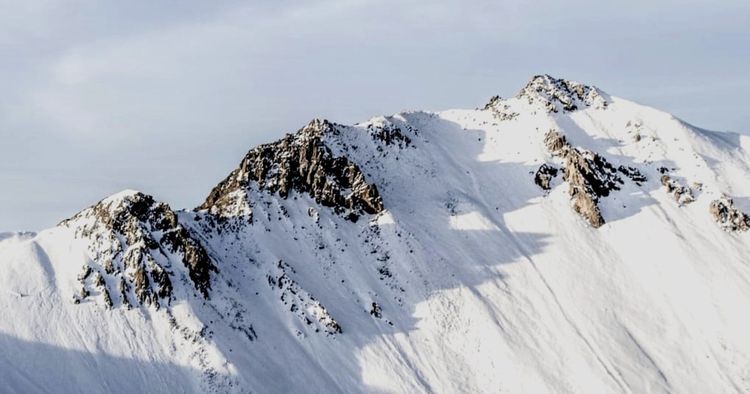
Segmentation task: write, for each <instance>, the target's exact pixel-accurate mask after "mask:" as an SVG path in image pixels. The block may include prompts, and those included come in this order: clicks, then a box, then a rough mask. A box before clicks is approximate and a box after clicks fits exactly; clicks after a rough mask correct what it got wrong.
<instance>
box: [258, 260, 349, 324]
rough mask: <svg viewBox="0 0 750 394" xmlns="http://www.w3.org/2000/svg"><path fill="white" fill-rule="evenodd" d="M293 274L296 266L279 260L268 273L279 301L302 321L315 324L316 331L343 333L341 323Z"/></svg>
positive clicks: (269, 283)
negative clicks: (272, 271) (300, 284)
mask: <svg viewBox="0 0 750 394" xmlns="http://www.w3.org/2000/svg"><path fill="white" fill-rule="evenodd" d="M293 274H295V271H294V268H292V267H291V266H289V265H288V264H286V263H285V262H283V261H279V262H278V264H277V265H276V270H275V272H274V273H271V274H268V275H267V279H268V285H269V286H270V287H271V288H272V289H274V290H276V291H278V293H279V301H280V302H282V303H283V304H284V306H286V307H287V308H289V311H290V312H292V313H293V314H295V315H296V316H297V318H298V319H299V320H300V321H301V322H302V323H304V324H305V325H308V326H313V327H314V328H315V332H321V331H322V332H325V333H326V334H328V335H336V334H341V333H342V332H343V331H342V329H341V326H340V325H339V323H338V322H336V320H335V319H334V318H333V317H332V316H331V314H330V313H329V312H328V310H327V309H326V308H325V307H324V306H323V305H322V304H321V303H320V302H319V301H318V300H316V299H315V297H313V296H312V295H311V294H310V293H308V292H307V291H305V290H304V289H302V288H301V287H300V286H299V284H297V282H296V281H295V280H294V279H293V278H292V277H291V275H293Z"/></svg>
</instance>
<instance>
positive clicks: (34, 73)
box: [0, 0, 750, 231]
mask: <svg viewBox="0 0 750 394" xmlns="http://www.w3.org/2000/svg"><path fill="white" fill-rule="evenodd" d="M0 5H1V6H2V10H3V12H2V13H0V51H1V52H0V53H1V55H0V231H21V230H28V231H38V230H41V229H44V228H48V227H51V226H54V225H55V224H56V223H58V222H59V221H60V220H62V219H65V218H67V217H69V216H71V215H73V214H75V213H76V212H78V211H79V210H81V209H83V208H85V207H86V206H89V205H91V204H93V203H95V202H96V201H98V200H100V199H102V198H104V197H106V196H107V195H109V194H112V193H115V192H117V191H120V190H122V189H137V190H141V191H143V192H146V193H148V194H152V195H154V196H155V197H156V198H157V199H159V200H163V201H166V202H168V203H169V204H170V205H171V206H172V207H173V208H191V207H194V206H196V205H198V204H199V203H200V202H201V201H202V199H203V198H205V196H206V195H207V194H208V193H209V191H210V190H211V188H212V187H213V186H215V185H216V184H217V183H218V182H219V181H220V180H221V179H223V178H224V177H225V176H226V175H227V174H228V173H229V172H230V171H231V170H232V169H233V168H234V167H235V166H236V165H237V164H238V163H239V161H240V160H241V158H242V156H243V155H244V154H245V153H246V152H247V150H249V149H250V148H252V147H253V146H255V145H257V144H260V143H264V142H269V141H273V140H275V139H277V138H278V137H280V136H282V135H283V134H284V133H287V132H292V131H295V130H297V129H298V128H299V127H301V126H302V125H304V124H305V123H306V122H307V121H309V120H310V119H312V118H316V117H318V118H326V119H329V120H331V121H335V122H339V123H356V122H360V121H364V120H366V119H368V118H370V117H372V116H376V115H381V114H393V113H396V112H399V111H403V110H413V109H426V110H443V109H449V108H475V107H478V106H481V105H483V104H484V103H485V102H486V101H487V100H488V99H489V97H491V96H493V95H495V94H500V95H501V96H504V97H507V96H512V95H514V94H515V93H516V92H517V91H518V90H519V89H520V88H521V87H522V86H523V85H524V84H525V83H526V82H527V81H528V80H529V79H530V77H531V76H532V75H535V74H540V73H548V74H551V75H553V76H556V77H562V78H567V79H573V80H577V81H581V82H584V83H587V84H593V85H596V86H598V87H599V88H601V89H603V90H604V91H606V92H608V93H610V94H612V95H615V96H619V97H624V98H628V99H631V100H634V101H637V102H640V103H642V104H647V105H650V106H653V107H657V108H659V109H662V110H666V111H668V112H671V113H673V114H675V115H676V116H678V117H680V118H682V119H684V120H686V121H688V122H690V123H692V124H695V125H697V126H700V127H703V128H707V129H711V130H719V131H735V132H742V133H750V110H748V106H747V92H748V91H750V75H749V74H748V69H750V67H749V66H750V28H748V26H750V1H747V0H713V1H695V0H679V1H677V0H674V1H673V0H659V1H655V0H649V1H643V0H631V1H619V0H613V1H601V0H598V1H580V0H569V1H565V2H559V1H549V0H542V1H533V2H531V1H521V0H513V1H498V0H494V1H472V0H456V1H454V0H448V1H435V0H414V1H411V0H398V1H396V0H377V1H375V0H372V1H370V0H349V1H333V0H325V1H305V2H303V1H285V0H273V1H266V0H258V1H253V2H240V1H225V0H217V1H210V2H206V1H202V0H200V1H199V0H183V1H177V0H172V1H167V0H161V1H160V0H155V1H102V0H79V1H75V0H74V1H60V0H49V1H45V0H38V1H37V0H25V1H15V0H0Z"/></svg>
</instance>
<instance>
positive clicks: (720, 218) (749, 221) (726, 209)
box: [708, 195, 750, 232]
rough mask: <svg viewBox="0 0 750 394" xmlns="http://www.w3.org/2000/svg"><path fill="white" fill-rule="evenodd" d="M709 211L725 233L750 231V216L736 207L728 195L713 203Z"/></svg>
mask: <svg viewBox="0 0 750 394" xmlns="http://www.w3.org/2000/svg"><path fill="white" fill-rule="evenodd" d="M708 209H709V212H710V214H711V216H712V217H713V219H714V221H716V223H718V224H719V226H721V228H722V229H724V230H725V231H729V232H739V231H747V230H748V229H750V216H748V215H747V214H746V213H744V212H742V211H740V210H739V209H738V208H737V207H735V206H734V201H733V200H732V198H731V197H729V196H727V195H723V196H722V197H721V198H719V199H718V200H714V201H711V204H710V205H709V207H708Z"/></svg>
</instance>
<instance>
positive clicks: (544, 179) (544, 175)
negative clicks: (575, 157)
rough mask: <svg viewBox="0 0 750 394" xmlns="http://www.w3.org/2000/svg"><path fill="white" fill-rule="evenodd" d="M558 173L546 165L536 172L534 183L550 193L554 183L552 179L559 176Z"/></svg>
mask: <svg viewBox="0 0 750 394" xmlns="http://www.w3.org/2000/svg"><path fill="white" fill-rule="evenodd" d="M557 173H558V169H557V168H555V167H553V166H551V165H549V164H547V163H544V164H542V165H541V166H539V169H537V170H536V173H535V174H534V183H536V184H537V186H539V187H541V188H542V190H544V191H549V190H550V189H551V188H552V187H551V186H550V183H551V182H552V179H553V178H555V177H556V176H557Z"/></svg>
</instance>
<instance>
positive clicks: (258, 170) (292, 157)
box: [196, 119, 409, 219]
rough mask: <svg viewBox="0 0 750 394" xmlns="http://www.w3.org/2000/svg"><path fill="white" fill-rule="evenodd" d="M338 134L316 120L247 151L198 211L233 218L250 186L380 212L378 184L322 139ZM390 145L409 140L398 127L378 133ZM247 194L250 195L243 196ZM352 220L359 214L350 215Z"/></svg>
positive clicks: (338, 207) (342, 208) (341, 208)
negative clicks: (300, 194)
mask: <svg viewBox="0 0 750 394" xmlns="http://www.w3.org/2000/svg"><path fill="white" fill-rule="evenodd" d="M337 133H338V130H337V129H336V127H335V126H334V125H333V124H331V123H329V122H328V121H326V120H317V119H316V120H313V121H312V122H310V123H309V124H308V125H307V126H305V127H303V128H302V129H300V130H299V131H298V132H297V133H295V134H288V135H287V136H285V137H284V138H282V139H281V140H279V141H277V142H274V143H271V144H265V145H261V146H258V147H256V148H254V149H252V150H251V151H250V152H248V153H247V155H246V156H245V158H244V159H243V160H242V162H241V163H240V166H239V168H237V169H236V170H234V171H233V172H232V173H231V174H230V175H229V176H228V177H227V178H226V179H225V180H223V181H222V182H221V183H219V185H218V186H216V187H215V188H214V189H213V190H212V191H211V193H210V194H209V196H208V197H207V198H206V200H205V201H204V202H203V204H201V205H200V206H199V207H198V208H196V210H208V211H209V212H210V213H213V214H216V215H218V216H234V215H235V214H236V212H237V211H238V208H237V206H238V205H241V204H243V203H245V204H246V203H247V202H246V201H241V200H240V198H241V197H238V195H244V196H246V191H247V189H248V188H249V187H250V186H251V185H257V187H258V188H259V189H260V190H266V191H269V192H272V193H278V194H279V196H280V197H282V198H287V197H288V196H289V193H290V192H291V191H296V192H299V193H307V194H309V195H310V196H311V197H312V198H313V199H314V200H315V201H316V202H317V203H319V204H320V205H323V206H326V207H330V208H332V209H333V210H334V211H335V212H337V213H342V214H344V213H347V214H348V213H351V212H353V213H355V214H356V215H361V214H376V213H379V212H381V211H383V209H384V208H383V201H382V199H381V197H380V194H379V193H378V189H377V187H376V186H375V185H373V184H369V183H367V181H366V179H365V176H364V174H363V173H362V171H361V170H360V169H359V167H358V166H357V165H356V164H354V163H353V162H351V161H350V160H348V159H347V158H346V157H334V156H333V154H332V152H331V150H330V149H329V148H328V147H327V146H326V145H325V143H324V142H323V138H324V137H325V136H326V135H335V134H337ZM378 135H379V136H380V137H379V138H382V139H383V141H385V142H386V143H397V142H398V143H408V142H409V140H408V139H407V137H404V136H402V135H401V134H400V131H397V130H395V129H391V130H389V131H383V133H382V134H378ZM245 198H246V197H245ZM349 218H350V219H354V218H355V216H349Z"/></svg>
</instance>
